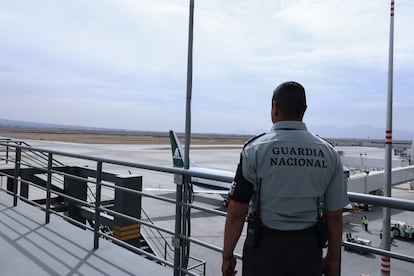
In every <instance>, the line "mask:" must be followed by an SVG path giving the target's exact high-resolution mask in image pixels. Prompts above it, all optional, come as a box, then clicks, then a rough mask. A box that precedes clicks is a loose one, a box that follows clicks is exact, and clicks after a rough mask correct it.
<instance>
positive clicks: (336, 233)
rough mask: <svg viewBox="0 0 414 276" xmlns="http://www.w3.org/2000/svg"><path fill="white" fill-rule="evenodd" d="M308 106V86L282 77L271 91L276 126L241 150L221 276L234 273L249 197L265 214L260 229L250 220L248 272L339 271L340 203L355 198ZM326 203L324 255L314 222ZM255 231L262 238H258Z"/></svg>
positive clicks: (245, 258)
mask: <svg viewBox="0 0 414 276" xmlns="http://www.w3.org/2000/svg"><path fill="white" fill-rule="evenodd" d="M305 110H306V96H305V90H304V88H303V87H302V85H300V84H299V83H297V82H285V83H282V84H281V85H280V86H278V87H277V88H276V89H275V90H274V92H273V98H272V109H271V117H272V122H273V123H274V125H273V128H272V130H271V131H270V132H269V133H266V134H264V135H261V136H259V137H256V138H255V139H252V140H251V141H249V142H248V143H247V144H246V145H245V147H244V148H243V151H242V153H241V157H240V163H239V165H238V168H237V171H236V175H235V178H234V182H233V185H232V190H231V191H232V192H231V194H230V197H231V204H230V206H229V208H228V212H227V218H226V224H225V231H224V247H223V262H222V273H223V275H234V273H235V265H236V262H235V259H234V257H233V251H234V248H235V246H236V244H237V241H238V240H239V238H240V235H241V232H242V230H243V226H244V222H245V218H246V215H247V214H248V212H249V203H250V204H251V205H252V206H256V207H255V208H256V209H258V210H250V212H252V211H253V212H254V211H256V212H257V213H259V214H260V216H259V221H260V224H261V228H260V230H257V229H254V230H253V229H252V228H251V227H250V225H249V226H248V230H247V233H248V234H247V238H246V242H245V244H244V249H243V271H242V275H244V276H250V275H273V276H277V275H282V276H284V275H291V276H295V275H298V276H299V275H307V276H313V275H315V276H316V275H321V274H322V272H323V273H325V274H324V275H326V276H334V275H336V272H337V269H338V262H339V254H340V247H341V241H342V207H344V206H345V205H346V204H348V202H349V201H348V198H347V194H346V187H345V183H344V174H343V168H342V164H341V161H340V158H339V156H338V154H337V153H336V151H335V150H334V149H333V147H332V146H331V145H330V144H329V143H327V142H326V141H324V140H322V139H320V138H318V137H316V136H314V135H312V134H311V133H310V132H308V130H307V128H306V125H305V124H304V123H303V122H302V118H303V115H304V113H305ZM252 198H253V199H254V200H252V201H251V199H252ZM255 201H257V202H255ZM320 201H322V202H323V203H324V210H325V212H324V213H325V221H326V229H327V238H328V249H327V255H326V256H325V258H323V259H322V247H321V245H320V242H319V240H320V236H321V235H319V233H320V232H319V231H317V229H319V228H317V227H315V225H318V218H319V216H318V213H319V211H320V208H319V202H320ZM255 208H251V209H255ZM249 217H250V215H249ZM249 233H255V234H254V235H250V234H249ZM255 235H256V236H257V235H259V236H260V237H259V238H260V239H259V241H258V242H257V243H256V242H253V243H252V242H251V239H252V238H254V237H255Z"/></svg>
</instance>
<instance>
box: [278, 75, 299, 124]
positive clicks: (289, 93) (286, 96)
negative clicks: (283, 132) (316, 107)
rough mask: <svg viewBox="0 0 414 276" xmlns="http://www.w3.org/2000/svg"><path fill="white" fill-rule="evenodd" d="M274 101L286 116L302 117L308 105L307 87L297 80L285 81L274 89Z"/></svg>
mask: <svg viewBox="0 0 414 276" xmlns="http://www.w3.org/2000/svg"><path fill="white" fill-rule="evenodd" d="M272 102H273V103H278V105H279V108H280V109H281V111H282V112H283V114H284V115H285V116H286V117H288V118H291V119H302V118H303V115H304V114H305V110H306V107H307V106H306V95H305V88H303V86H302V85H301V84H300V83H297V82H295V81H287V82H284V83H282V84H280V85H279V86H278V87H276V89H275V90H274V91H273V97H272Z"/></svg>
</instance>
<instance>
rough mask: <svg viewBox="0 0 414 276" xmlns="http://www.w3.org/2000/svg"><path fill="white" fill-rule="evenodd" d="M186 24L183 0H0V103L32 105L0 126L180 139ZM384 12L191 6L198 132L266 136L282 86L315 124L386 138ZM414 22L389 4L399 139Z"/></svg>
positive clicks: (261, 4)
mask: <svg viewBox="0 0 414 276" xmlns="http://www.w3.org/2000/svg"><path fill="white" fill-rule="evenodd" d="M188 12H189V1H181V0H154V1H144V0H117V1H98V0H90V1H77V0H72V1H66V0H63V1H46V0H39V1H29V0H26V1H24V0H22V1H3V2H1V3H0V82H1V83H2V89H1V90H0V95H1V96H2V99H4V100H5V101H25V100H30V103H31V104H29V103H23V104H22V107H24V109H23V108H22V109H21V110H20V112H16V111H13V110H11V109H10V108H8V109H5V110H2V111H0V118H1V117H4V118H10V119H21V120H28V119H32V118H33V119H38V120H41V121H45V120H50V122H51V123H69V124H75V122H74V121H76V124H85V125H91V126H93V125H96V126H105V125H108V126H109V125H110V126H111V127H112V126H117V125H118V126H122V127H123V128H128V126H129V127H130V128H133V129H137V128H141V129H148V130H152V129H154V130H155V129H156V130H162V129H167V128H168V127H169V126H170V125H174V126H175V127H180V126H181V127H182V126H183V125H184V117H185V114H184V112H185V101H186V86H187V84H186V78H187V75H186V74H187V46H188V45H187V39H188V19H189V18H188ZM389 12H390V6H389V3H384V2H381V1H376V0H367V1H356V0H350V1H340V0H332V1H321V0H312V1H309V0H290V1H287V0H283V1H271V0H264V1H248V0H241V1H240V0H238V1H235V0H229V1H221V0H210V1H195V7H194V15H195V18H194V59H193V62H194V64H193V66H194V67H193V69H194V70H193V86H192V88H193V89H192V92H193V95H192V105H193V108H192V111H193V124H194V126H193V129H197V130H198V131H207V132H215V131H219V132H233V131H241V130H243V129H244V130H249V129H255V130H256V129H269V124H270V122H269V118H268V116H269V115H268V112H269V111H268V109H269V108H270V107H269V99H270V97H271V93H272V90H273V89H274V88H275V87H276V86H277V85H278V84H279V83H280V82H283V81H285V80H297V81H299V82H301V83H303V84H304V86H305V88H306V89H307V91H308V102H309V110H308V112H307V114H306V119H307V120H308V121H309V123H310V124H312V125H323V124H339V125H353V124H355V123H356V122H360V121H361V120H362V121H363V122H364V124H370V125H372V126H375V127H382V125H384V124H385V122H384V120H385V119H384V118H385V111H386V93H387V76H388V74H387V70H388V44H389V25H390V16H389ZM413 12H414V3H411V2H410V1H408V0H405V1H404V0H401V1H398V2H397V3H396V16H395V51H394V56H395V60H394V69H395V72H394V73H395V77H394V90H395V95H394V97H395V101H394V108H395V111H394V112H395V126H396V127H399V128H404V129H408V128H409V126H410V125H411V122H410V121H409V118H411V117H412V112H413V111H412V110H413V104H412V103H413V102H414V101H413V96H412V93H411V87H413V86H414V83H413V82H414V80H413V78H412V77H411V76H412V70H413V69H412V68H413V65H414V54H413V52H412V49H413V47H414V39H413V38H412V36H411V26H412V19H411V18H412V16H411V15H412V13H413ZM46 99H47V100H51V101H52V102H53V105H49V106H47V105H46V104H45V100H46ZM33 103H36V105H35V104H33ZM72 105H77V107H74V108H71V106H72ZM74 110H76V112H70V113H68V112H69V111H74ZM108 110H110V111H111V112H108ZM52 111H53V112H54V114H55V115H53V116H51V114H52V113H51V112H52ZM68 114H69V115H68ZM91 114H93V115H91ZM108 114H110V115H108ZM163 115H165V116H167V117H164V118H163ZM9 116H10V117H9ZM132 118H133V119H132ZM166 118H168V120H167V119H166ZM72 121H73V123H72ZM167 121H168V122H167ZM178 130H179V131H182V130H183V128H181V129H178Z"/></svg>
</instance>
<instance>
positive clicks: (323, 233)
mask: <svg viewBox="0 0 414 276" xmlns="http://www.w3.org/2000/svg"><path fill="white" fill-rule="evenodd" d="M322 202H323V201H322ZM322 202H321V200H320V198H319V197H318V222H317V223H316V225H315V229H316V233H317V235H318V239H319V244H320V246H321V248H326V247H328V229H327V227H326V222H325V215H324V208H323V206H322Z"/></svg>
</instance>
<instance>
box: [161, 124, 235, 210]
mask: <svg viewBox="0 0 414 276" xmlns="http://www.w3.org/2000/svg"><path fill="white" fill-rule="evenodd" d="M169 133H170V143H171V153H172V160H173V166H174V167H176V168H184V150H183V147H182V145H181V143H180V141H179V140H178V137H177V134H176V133H175V132H174V131H173V130H170V131H169ZM190 169H191V170H192V171H195V172H202V173H211V174H218V175H224V176H229V177H234V174H235V173H234V172H230V171H224V170H217V169H212V168H206V167H199V166H197V164H195V163H194V162H190ZM191 183H192V184H193V185H194V186H197V187H200V188H203V189H201V190H194V193H205V194H219V195H221V196H222V197H223V198H224V200H223V206H224V207H226V206H227V205H228V202H227V199H228V194H229V191H230V187H231V183H227V182H223V181H218V180H212V179H206V178H199V177H191Z"/></svg>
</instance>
